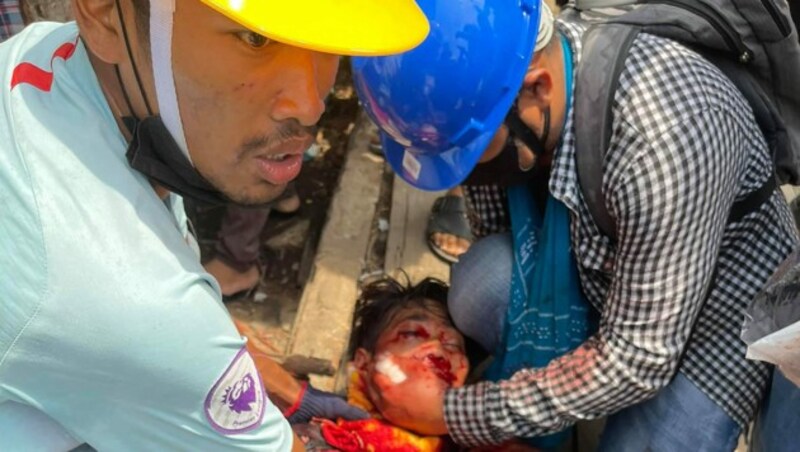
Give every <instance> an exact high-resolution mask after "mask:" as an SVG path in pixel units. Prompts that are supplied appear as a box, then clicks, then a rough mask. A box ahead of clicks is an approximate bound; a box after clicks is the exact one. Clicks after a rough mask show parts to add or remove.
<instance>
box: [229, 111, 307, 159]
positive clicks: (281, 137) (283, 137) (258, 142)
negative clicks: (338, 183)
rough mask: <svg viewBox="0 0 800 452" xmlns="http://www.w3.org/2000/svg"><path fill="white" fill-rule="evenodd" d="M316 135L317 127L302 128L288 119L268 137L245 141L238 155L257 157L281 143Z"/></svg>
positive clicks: (296, 122)
mask: <svg viewBox="0 0 800 452" xmlns="http://www.w3.org/2000/svg"><path fill="white" fill-rule="evenodd" d="M316 133H317V126H316V125H313V126H304V125H302V124H300V122H299V121H298V120H296V119H289V120H287V121H284V122H282V123H281V124H280V125H279V126H278V128H277V129H276V130H275V131H273V132H272V133H270V134H268V135H261V136H257V137H253V138H250V139H248V140H246V141H245V142H244V143H242V145H241V146H240V153H239V155H241V156H242V157H247V156H249V155H251V154H255V155H258V154H259V153H262V152H264V150H265V149H271V148H273V147H276V146H279V145H280V144H281V143H283V142H286V141H289V140H293V139H298V138H299V139H305V138H307V137H309V136H312V137H313V136H315V135H316Z"/></svg>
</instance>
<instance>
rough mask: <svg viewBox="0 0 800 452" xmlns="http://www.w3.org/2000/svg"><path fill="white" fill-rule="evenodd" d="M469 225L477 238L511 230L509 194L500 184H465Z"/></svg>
mask: <svg viewBox="0 0 800 452" xmlns="http://www.w3.org/2000/svg"><path fill="white" fill-rule="evenodd" d="M463 189H464V200H465V201H466V203H467V217H468V218H469V226H470V229H471V230H472V234H473V235H474V236H475V238H478V239H480V238H483V237H486V236H487V235H490V234H498V233H500V232H507V231H509V230H511V217H510V215H509V213H508V194H507V193H506V189H505V188H503V187H501V186H499V185H474V186H467V185H465V186H463Z"/></svg>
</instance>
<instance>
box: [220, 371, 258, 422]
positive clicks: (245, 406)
mask: <svg viewBox="0 0 800 452" xmlns="http://www.w3.org/2000/svg"><path fill="white" fill-rule="evenodd" d="M255 386H256V385H255V383H254V382H253V376H252V375H250V374H247V375H245V376H244V377H243V378H242V379H241V380H239V381H237V382H236V383H235V384H234V385H233V386H231V387H228V389H226V390H225V395H224V396H222V400H223V401H224V402H225V403H227V404H228V408H230V409H232V410H233V411H235V412H237V413H241V412H242V411H250V410H251V408H250V405H252V403H253V402H255V401H256V388H255Z"/></svg>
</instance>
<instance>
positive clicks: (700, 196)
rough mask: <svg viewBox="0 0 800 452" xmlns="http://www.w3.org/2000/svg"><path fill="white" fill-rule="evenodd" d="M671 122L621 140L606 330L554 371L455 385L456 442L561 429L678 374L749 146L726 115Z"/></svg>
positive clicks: (709, 110)
mask: <svg viewBox="0 0 800 452" xmlns="http://www.w3.org/2000/svg"><path fill="white" fill-rule="evenodd" d="M668 119H669V120H670V121H671V124H672V125H671V126H670V127H669V128H666V129H663V130H665V131H664V132H663V133H660V134H659V135H658V136H656V137H655V138H654V139H652V140H648V141H646V142H641V134H640V133H639V132H638V131H637V130H633V128H631V130H628V131H627V132H626V131H623V132H620V134H619V137H620V140H621V141H622V143H620V145H623V146H624V145H626V143H625V140H631V141H630V143H627V144H628V145H630V146H634V145H635V146H637V147H638V148H637V150H636V154H635V155H634V158H632V159H631V161H630V163H628V164H627V165H626V167H625V168H624V170H622V171H620V172H619V174H620V176H619V178H618V180H616V181H615V182H614V183H613V190H611V191H610V196H609V198H610V202H611V204H612V213H613V214H614V215H615V216H616V218H617V233H618V237H619V241H618V245H617V253H616V257H615V261H614V268H613V277H612V281H611V286H610V289H609V292H608V295H607V297H606V300H605V304H604V306H605V308H604V311H603V313H602V318H601V324H600V329H599V331H598V333H597V334H596V335H595V336H593V337H591V338H590V339H589V340H587V341H586V342H585V343H584V344H583V345H582V346H581V347H579V348H578V349H576V350H575V351H573V352H571V353H569V354H567V355H565V356H563V357H561V358H559V359H557V360H554V361H553V362H551V363H550V365H548V366H547V367H545V368H542V369H534V370H522V371H520V372H517V373H516V374H514V375H513V377H512V378H511V379H510V380H506V381H500V382H496V383H495V382H482V383H479V384H477V385H472V386H466V387H463V388H460V389H453V390H450V391H449V392H448V393H447V395H446V400H445V420H446V422H447V425H448V428H449V431H450V434H451V435H452V437H453V438H454V439H455V440H456V441H457V442H458V443H460V444H463V445H468V446H472V445H479V444H492V443H498V442H500V441H502V440H504V439H507V438H512V437H529V436H537V435H543V434H547V433H551V432H556V431H559V430H561V429H563V428H565V427H567V426H569V425H571V424H573V423H575V422H576V421H578V420H581V419H586V418H595V417H599V416H603V415H607V414H610V413H613V412H615V411H617V410H619V409H621V408H623V407H625V406H629V405H632V404H634V403H637V402H639V401H643V400H645V399H647V398H649V397H652V396H653V395H654V394H655V393H656V391H658V390H659V389H661V388H662V387H663V386H665V385H666V384H667V383H668V382H669V381H670V379H671V378H672V376H673V375H674V373H675V371H676V368H677V365H678V363H679V361H680V355H681V353H682V352H683V350H684V347H685V344H686V343H687V341H688V339H689V336H690V332H691V329H692V325H693V323H694V320H695V318H696V317H697V314H698V312H699V311H700V308H701V306H702V304H703V300H704V296H705V293H706V290H707V288H708V286H709V284H710V281H711V279H712V275H713V273H714V264H715V260H716V256H717V253H718V251H719V249H720V242H721V239H722V236H723V232H724V229H725V224H726V219H727V214H728V211H729V210H730V207H731V205H732V203H733V201H734V197H735V194H736V192H737V188H738V186H739V180H740V178H741V175H742V173H743V172H744V171H745V169H746V156H747V152H746V150H745V149H746V146H748V145H749V143H747V142H746V141H747V140H746V137H745V134H744V132H743V131H742V130H741V127H740V126H741V124H740V123H737V121H736V118H735V117H734V116H733V115H731V114H729V112H727V111H725V109H723V108H713V107H706V108H704V109H697V110H694V112H692V113H688V114H687V115H686V116H685V117H683V118H668ZM712 150H713V154H712ZM712 155H713V158H710V157H711V156H712Z"/></svg>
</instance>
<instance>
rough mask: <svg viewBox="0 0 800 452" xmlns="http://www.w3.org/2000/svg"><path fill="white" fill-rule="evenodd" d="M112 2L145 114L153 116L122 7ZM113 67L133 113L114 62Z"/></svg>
mask: <svg viewBox="0 0 800 452" xmlns="http://www.w3.org/2000/svg"><path fill="white" fill-rule="evenodd" d="M114 3H116V4H117V16H118V17H119V23H120V26H121V27H122V37H123V39H124V40H125V49H127V51H128V58H130V59H131V66H132V67H133V75H134V76H135V77H136V84H137V85H139V94H140V95H141V96H142V99H143V100H144V106H145V108H147V115H148V116H153V109H152V108H150V102H149V101H148V100H147V95H146V94H145V92H144V84H143V83H142V79H141V77H139V68H137V67H136V60H135V59H134V58H133V51H132V50H131V43H130V41H129V40H128V28H127V27H126V26H125V21H124V20H123V18H122V7H121V6H120V4H119V0H114ZM114 67H115V68H116V70H117V78H119V83H120V84H121V85H123V86H122V91H123V92H124V93H125V101H126V102H128V108H130V109H131V114H132V115H135V113H134V112H133V109H132V108H131V103H130V99H129V98H128V94H127V92H126V91H125V86H124V84H123V83H122V77H120V73H119V66H118V65H116V64H115V65H114Z"/></svg>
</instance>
